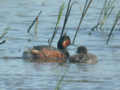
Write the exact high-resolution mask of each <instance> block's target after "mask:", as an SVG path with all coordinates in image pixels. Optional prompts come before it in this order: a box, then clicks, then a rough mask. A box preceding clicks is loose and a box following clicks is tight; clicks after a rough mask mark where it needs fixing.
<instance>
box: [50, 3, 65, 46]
mask: <svg viewBox="0 0 120 90" xmlns="http://www.w3.org/2000/svg"><path fill="white" fill-rule="evenodd" d="M64 5H65V2H63V3H62V5H61V6H60V9H59V14H58V17H57V22H56V25H55V28H54V32H53V35H52V37H51V38H50V39H49V40H48V43H49V46H51V44H52V41H53V39H54V37H55V35H56V33H57V30H58V25H59V23H60V20H61V16H62V14H63V10H64Z"/></svg>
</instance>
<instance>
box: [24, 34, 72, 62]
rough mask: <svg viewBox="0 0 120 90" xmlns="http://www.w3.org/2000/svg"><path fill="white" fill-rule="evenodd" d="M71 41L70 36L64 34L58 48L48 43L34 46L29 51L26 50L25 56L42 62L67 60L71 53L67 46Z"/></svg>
mask: <svg viewBox="0 0 120 90" xmlns="http://www.w3.org/2000/svg"><path fill="white" fill-rule="evenodd" d="M70 43H71V41H70V38H69V36H67V35H66V34H64V35H63V36H62V37H61V38H60V39H59V41H58V43H57V48H54V47H49V46H47V45H41V46H34V47H33V48H32V49H30V50H28V51H24V53H23V58H24V59H31V60H32V61H40V62H66V60H67V58H68V57H69V53H68V52H67V50H66V48H67V46H69V45H70Z"/></svg>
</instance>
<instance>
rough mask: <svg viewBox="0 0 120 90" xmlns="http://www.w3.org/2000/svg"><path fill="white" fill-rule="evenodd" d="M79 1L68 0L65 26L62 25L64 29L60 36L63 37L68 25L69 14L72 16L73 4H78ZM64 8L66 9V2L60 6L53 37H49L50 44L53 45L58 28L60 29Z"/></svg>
mask: <svg viewBox="0 0 120 90" xmlns="http://www.w3.org/2000/svg"><path fill="white" fill-rule="evenodd" d="M76 3H77V2H76V1H74V2H71V0H69V2H68V5H67V10H66V14H65V18H64V22H63V27H62V31H61V34H60V38H61V37H62V35H63V33H65V27H66V24H67V22H68V19H69V16H70V12H71V9H72V6H73V5H74V4H76ZM63 9H64V3H63V4H62V5H61V7H60V10H59V15H58V19H57V23H56V26H55V29H54V32H53V35H52V38H51V39H49V40H48V41H49V46H51V44H52V41H53V39H54V37H55V35H56V33H57V29H58V24H59V21H60V18H61V16H62V13H63Z"/></svg>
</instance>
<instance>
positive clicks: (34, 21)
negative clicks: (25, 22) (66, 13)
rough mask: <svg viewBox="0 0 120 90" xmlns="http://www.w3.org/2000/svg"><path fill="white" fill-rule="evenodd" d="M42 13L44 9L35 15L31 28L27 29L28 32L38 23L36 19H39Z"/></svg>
mask: <svg viewBox="0 0 120 90" xmlns="http://www.w3.org/2000/svg"><path fill="white" fill-rule="evenodd" d="M41 13H42V11H40V12H39V13H38V15H37V16H36V17H35V19H34V20H33V21H32V23H31V25H30V26H29V28H28V29H27V32H28V33H29V32H30V30H31V28H32V27H33V25H34V24H35V23H36V21H37V20H38V18H39V16H40V14H41Z"/></svg>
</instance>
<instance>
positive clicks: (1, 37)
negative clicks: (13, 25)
mask: <svg viewBox="0 0 120 90" xmlns="http://www.w3.org/2000/svg"><path fill="white" fill-rule="evenodd" d="M9 29H10V27H7V28H5V29H4V32H3V33H2V34H1V36H0V40H1V39H3V38H4V37H5V35H6V34H7V33H8V30H9ZM5 42H6V40H2V41H1V42H0V44H3V43H5Z"/></svg>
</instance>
